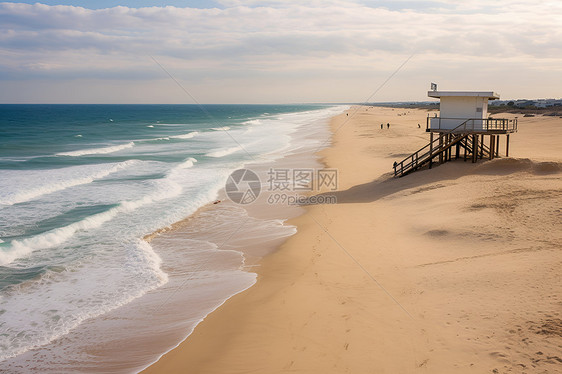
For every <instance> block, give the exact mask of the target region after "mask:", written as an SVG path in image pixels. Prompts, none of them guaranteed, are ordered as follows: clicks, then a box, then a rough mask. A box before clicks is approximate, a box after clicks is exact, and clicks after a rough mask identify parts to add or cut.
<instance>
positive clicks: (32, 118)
mask: <svg viewBox="0 0 562 374" xmlns="http://www.w3.org/2000/svg"><path fill="white" fill-rule="evenodd" d="M345 108H346V107H343V106H329V105H204V106H197V105H0V367H6V368H11V370H14V371H17V370H16V368H24V369H23V370H24V371H25V370H27V369H29V368H31V367H33V368H36V369H40V370H41V371H43V372H49V371H52V372H65V370H68V371H74V370H78V371H90V370H91V369H92V367H94V366H95V367H98V365H102V366H104V365H105V367H106V368H107V372H135V371H138V370H140V369H141V368H142V367H143V366H146V365H147V364H149V363H150V362H153V361H154V360H155V359H157V358H158V357H159V355H161V354H163V353H164V351H166V350H169V349H170V348H172V347H173V345H174V344H177V343H179V341H178V342H176V343H173V342H172V343H170V344H171V346H170V345H166V344H163V345H162V347H163V348H162V350H163V351H162V352H152V353H149V352H148V351H149V350H147V349H144V350H136V351H135V353H134V354H132V356H130V357H128V358H127V359H122V358H120V357H119V356H123V355H117V357H115V355H114V356H113V357H111V358H107V357H109V356H111V355H107V354H106V353H104V352H105V351H107V350H110V349H111V348H108V347H111V344H112V342H113V344H116V342H119V341H122V340H120V339H121V338H122V337H124V336H126V335H127V334H126V330H135V331H136V330H139V329H140V327H139V326H141V327H142V326H144V325H146V324H147V322H146V320H145V319H143V318H145V316H143V311H142V309H143V308H145V309H146V308H148V306H147V305H152V307H153V309H154V310H157V311H158V312H159V313H160V314H162V313H164V312H166V313H164V314H168V315H171V314H174V315H175V316H177V318H175V319H174V321H173V322H170V318H167V319H166V318H163V320H162V321H161V322H158V321H156V320H155V319H158V318H152V321H153V323H154V324H155V325H154V326H156V325H158V323H161V324H165V323H168V325H169V326H168V328H169V330H170V331H172V330H173V329H175V330H178V326H179V330H181V332H180V333H177V331H176V335H177V336H176V337H175V339H176V340H178V339H179V340H180V341H181V340H182V339H184V338H185V337H186V336H187V335H189V333H190V332H191V331H192V329H193V328H194V326H195V325H196V324H197V323H198V322H199V321H200V320H201V319H202V318H204V316H205V315H206V314H208V313H210V312H211V311H212V310H214V309H216V308H217V307H218V306H219V305H220V304H222V303H223V302H224V301H225V300H226V299H228V298H229V297H231V296H232V295H234V294H236V293H238V292H241V291H243V290H244V289H247V288H248V287H250V286H251V285H252V284H254V283H255V281H256V276H255V274H254V273H252V272H251V271H248V270H247V269H245V268H244V267H243V265H244V256H243V254H242V252H241V251H240V249H239V247H236V248H235V247H229V248H222V247H221V245H222V244H223V243H222V242H221V241H222V240H223V239H222V238H218V237H216V236H217V231H219V232H220V231H226V229H225V230H223V229H222V227H223V226H224V227H226V226H228V223H229V222H234V221H236V220H239V219H240V217H243V216H245V215H246V214H247V212H246V211H245V210H244V209H243V207H242V206H240V207H236V206H232V205H231V206H225V207H223V208H220V209H218V210H216V211H215V213H208V214H207V216H206V217H203V218H201V217H199V218H198V219H197V220H196V221H195V222H194V223H193V224H192V225H191V226H189V227H188V228H185V229H184V230H183V236H184V240H183V242H182V244H181V251H180V250H178V248H177V242H176V244H174V241H173V240H171V241H170V242H169V243H168V244H166V243H163V244H161V248H162V250H161V251H160V252H159V250H158V248H153V246H152V243H151V242H148V241H145V240H143V238H144V237H145V236H147V235H150V234H151V233H154V232H155V231H157V230H159V229H162V228H165V227H170V225H172V224H174V223H176V222H178V221H181V220H183V219H185V218H186V217H189V216H190V215H192V214H193V213H194V212H196V211H197V210H198V209H200V208H201V207H203V206H205V205H206V204H209V203H211V202H213V201H214V200H216V199H217V197H218V196H219V191H221V189H222V188H223V187H224V185H225V182H226V180H227V178H228V176H229V174H230V173H231V172H232V171H234V170H236V169H239V168H241V167H248V165H259V164H267V163H271V162H275V160H277V159H281V158H283V157H286V156H287V155H290V154H293V153H297V152H301V151H302V150H303V149H308V150H313V149H315V147H319V146H322V145H323V144H324V141H325V140H326V135H327V119H328V118H330V117H332V116H334V115H336V114H338V113H341V112H342V111H343V110H344V109H345ZM319 134H321V136H320V135H319ZM217 212H218V213H217ZM213 214H214V216H213ZM203 216H204V214H203ZM221 225H223V226H221ZM256 228H257V229H256ZM260 229H261V231H260ZM275 230H277V237H285V236H287V235H290V234H292V233H294V229H293V228H290V227H285V226H283V220H261V221H260V222H257V221H256V222H254V224H253V231H252V232H248V233H246V235H247V237H249V238H252V237H253V238H260V235H261V234H260V232H265V231H266V232H268V233H270V234H271V233H272V232H275ZM274 236H275V235H274ZM218 242H221V243H218ZM186 243H187V244H186ZM166 248H167V249H166ZM167 261H168V263H169V264H171V265H166V262H167ZM180 288H181V292H177V290H178V289H180ZM165 290H167V291H165ZM160 291H162V292H160ZM166 292H167V293H166ZM170 299H177V300H176V301H177V302H176V303H175V304H174V303H173V302H169V300H170ZM181 300H184V302H182V303H180V301H181ZM135 303H136V304H135ZM143 303H144V304H143ZM162 305H164V307H163V308H161V306H162ZM168 305H169V308H168ZM133 306H134V307H133ZM155 306H156V307H155ZM127 308H128V309H127ZM174 308H176V309H174ZM180 309H181V311H182V312H181V313H178V312H177V311H178V310H180ZM182 313H183V314H182ZM145 314H146V313H145ZM110 316H111V317H110ZM104 317H105V318H104ZM164 319H166V320H167V321H168V322H165V321H164ZM186 321H187V322H186ZM172 327H173V329H172ZM175 330H174V331H175ZM139 331H140V330H139ZM157 331H164V328H162V327H158V328H155V327H153V328H152V330H151V329H150V328H147V329H146V331H145V332H144V334H145V335H146V336H147V339H148V340H150V334H151V333H155V332H157ZM178 334H179V335H178ZM92 341H94V342H96V343H99V344H98V348H97V351H99V352H98V353H96V354H93V353H92V348H91V347H92V344H93V343H92ZM55 342H56V344H54V343H55ZM103 347H105V348H103ZM116 349H118V348H116ZM86 351H87V352H88V353H85V352H86ZM47 352H48V353H47ZM106 356H107V357H106ZM106 358H107V359H106ZM104 360H105V362H106V364H104V363H103V362H104ZM135 365H136V367H135ZM26 368H27V369H26ZM62 368H65V369H62ZM98 368H99V367H98ZM71 369H72V370H71ZM96 371H103V370H96Z"/></svg>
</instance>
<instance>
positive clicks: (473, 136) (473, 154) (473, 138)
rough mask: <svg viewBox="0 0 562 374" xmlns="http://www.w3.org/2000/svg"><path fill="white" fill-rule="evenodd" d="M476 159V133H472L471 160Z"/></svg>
mask: <svg viewBox="0 0 562 374" xmlns="http://www.w3.org/2000/svg"><path fill="white" fill-rule="evenodd" d="M476 161H478V135H472V162H473V163H474V162H476Z"/></svg>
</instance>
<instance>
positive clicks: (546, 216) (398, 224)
mask: <svg viewBox="0 0 562 374" xmlns="http://www.w3.org/2000/svg"><path fill="white" fill-rule="evenodd" d="M427 114H428V112H427V111H424V110H416V109H397V108H396V109H392V108H380V107H376V108H375V107H353V108H351V109H350V110H349V111H348V113H347V115H346V113H343V114H341V115H339V116H337V117H334V118H333V120H332V123H331V128H332V132H333V133H334V135H333V139H332V145H331V146H330V147H329V148H326V149H324V150H322V151H321V153H320V155H321V156H322V159H323V162H324V164H325V165H326V166H327V167H329V168H336V169H338V184H339V185H338V190H337V191H335V192H333V193H329V194H332V195H334V196H336V198H337V204H325V205H314V206H308V207H306V212H305V213H304V214H303V215H301V216H299V217H297V218H293V219H291V220H290V221H289V222H288V223H289V224H291V225H295V226H296V227H297V230H298V232H297V234H295V235H294V236H292V237H290V238H289V239H288V240H287V241H286V242H285V243H284V244H282V245H281V246H280V248H279V249H278V250H277V251H275V252H274V253H272V254H269V255H267V256H266V257H264V258H263V259H262V260H261V261H260V262H259V266H257V267H253V268H252V271H256V272H257V273H258V281H257V283H256V284H255V285H254V286H252V287H251V288H249V289H248V290H246V291H245V292H243V293H240V294H238V295H236V296H234V297H232V298H231V299H229V300H228V301H227V302H226V303H225V304H223V305H222V306H221V307H220V308H219V309H217V310H216V311H214V312H213V313H211V314H210V315H208V316H207V317H206V318H205V320H204V321H203V322H201V323H200V324H199V325H198V326H197V327H196V329H195V331H194V332H193V334H192V335H191V336H189V338H188V339H187V340H185V341H184V342H183V343H182V344H181V345H180V346H179V347H177V348H176V349H174V350H172V351H170V352H169V353H168V354H166V355H165V356H163V357H162V358H161V359H160V360H159V361H158V362H157V363H156V364H154V365H152V366H151V367H149V368H148V369H147V370H145V371H144V372H145V373H250V372H256V373H281V372H298V373H410V372H427V373H452V372H454V373H522V372H524V373H547V372H548V373H555V372H560V371H562V354H560V352H561V351H562V316H561V313H562V299H561V290H562V278H561V275H560V274H561V273H560V270H561V265H562V225H561V223H560V222H561V221H562V220H561V218H562V191H561V188H560V187H561V186H562V184H561V181H562V149H561V148H560V145H559V144H560V139H562V119H561V118H558V117H543V116H537V117H532V118H519V131H518V132H517V133H516V134H513V135H512V136H511V143H510V158H505V157H503V158H499V159H495V160H492V161H480V162H478V163H476V164H472V163H470V162H463V161H462V160H458V161H455V162H449V163H447V164H444V165H440V166H438V167H435V168H433V169H431V170H425V169H424V170H421V171H418V172H415V173H412V174H410V175H408V176H406V177H404V178H399V179H397V178H393V177H392V175H391V174H390V172H391V171H392V164H393V162H394V161H399V160H401V159H402V158H404V157H405V156H407V155H408V154H410V153H411V152H413V151H416V150H417V149H419V148H420V147H422V146H424V145H425V144H426V143H427V141H428V135H427V133H426V132H425V118H426V117H427ZM513 116H514V115H512V114H506V115H502V117H507V118H513ZM496 117H499V115H496ZM381 123H384V124H385V125H386V123H390V128H389V129H387V128H386V126H384V129H381V127H380V124H381ZM418 123H419V124H421V128H418ZM503 141H504V139H502V143H500V155H505V144H504V143H503ZM326 194H328V193H326Z"/></svg>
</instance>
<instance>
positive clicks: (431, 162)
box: [429, 132, 433, 169]
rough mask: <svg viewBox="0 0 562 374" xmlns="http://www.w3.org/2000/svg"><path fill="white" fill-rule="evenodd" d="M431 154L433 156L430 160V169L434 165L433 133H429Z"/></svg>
mask: <svg viewBox="0 0 562 374" xmlns="http://www.w3.org/2000/svg"><path fill="white" fill-rule="evenodd" d="M429 154H430V155H431V156H430V157H431V158H430V159H429V168H430V169H431V166H432V165H433V157H432V156H433V132H430V133H429Z"/></svg>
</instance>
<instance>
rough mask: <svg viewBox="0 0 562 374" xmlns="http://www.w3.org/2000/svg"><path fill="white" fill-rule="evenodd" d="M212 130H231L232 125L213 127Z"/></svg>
mask: <svg viewBox="0 0 562 374" xmlns="http://www.w3.org/2000/svg"><path fill="white" fill-rule="evenodd" d="M211 130H215V131H228V130H230V127H228V126H222V127H211Z"/></svg>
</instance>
